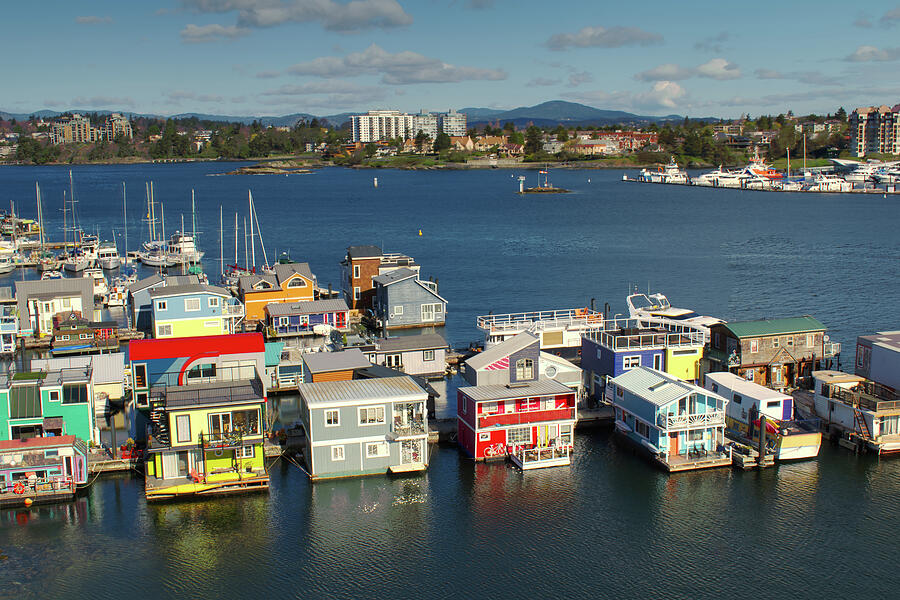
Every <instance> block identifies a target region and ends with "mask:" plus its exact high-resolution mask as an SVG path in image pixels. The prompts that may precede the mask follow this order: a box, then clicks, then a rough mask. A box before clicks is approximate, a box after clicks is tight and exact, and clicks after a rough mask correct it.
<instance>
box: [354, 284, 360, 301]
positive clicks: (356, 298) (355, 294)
mask: <svg viewBox="0 0 900 600" xmlns="http://www.w3.org/2000/svg"><path fill="white" fill-rule="evenodd" d="M353 299H354V300H359V288H358V287H355V288H353Z"/></svg>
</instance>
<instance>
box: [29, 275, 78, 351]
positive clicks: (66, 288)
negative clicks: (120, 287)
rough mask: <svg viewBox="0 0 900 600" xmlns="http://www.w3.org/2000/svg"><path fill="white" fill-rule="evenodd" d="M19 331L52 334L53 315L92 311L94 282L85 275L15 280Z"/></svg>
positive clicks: (33, 334)
mask: <svg viewBox="0 0 900 600" xmlns="http://www.w3.org/2000/svg"><path fill="white" fill-rule="evenodd" d="M16 303H17V308H18V311H19V332H20V334H21V335H31V336H34V337H44V336H49V335H53V318H54V317H56V316H57V315H59V314H60V313H63V312H70V311H74V312H77V313H83V314H92V313H93V311H94V284H93V282H92V281H91V280H90V279H89V278H87V277H72V278H68V279H43V280H38V281H17V282H16Z"/></svg>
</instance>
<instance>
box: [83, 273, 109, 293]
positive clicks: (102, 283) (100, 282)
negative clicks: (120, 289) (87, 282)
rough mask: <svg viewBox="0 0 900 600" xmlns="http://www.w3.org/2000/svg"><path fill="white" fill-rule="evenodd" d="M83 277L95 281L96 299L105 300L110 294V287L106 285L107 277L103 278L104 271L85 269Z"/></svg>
mask: <svg viewBox="0 0 900 600" xmlns="http://www.w3.org/2000/svg"><path fill="white" fill-rule="evenodd" d="M81 276H82V277H90V278H91V279H92V280H93V282H94V297H97V298H104V297H106V294H107V293H109V286H108V285H107V283H106V277H104V276H103V269H97V268H90V269H85V270H84V272H83V273H82V274H81Z"/></svg>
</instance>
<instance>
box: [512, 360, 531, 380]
mask: <svg viewBox="0 0 900 600" xmlns="http://www.w3.org/2000/svg"><path fill="white" fill-rule="evenodd" d="M516 379H517V380H523V379H534V361H533V360H532V359H530V358H520V359H519V360H517V361H516Z"/></svg>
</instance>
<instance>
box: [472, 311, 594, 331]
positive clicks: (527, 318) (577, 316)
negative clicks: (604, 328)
mask: <svg viewBox="0 0 900 600" xmlns="http://www.w3.org/2000/svg"><path fill="white" fill-rule="evenodd" d="M602 322H603V314H602V313H599V312H597V311H594V310H590V309H587V308H565V309H561V310H541V311H532V312H520V313H507V314H501V315H482V316H480V317H476V318H475V326H476V327H477V328H478V329H481V330H482V331H517V330H520V329H528V328H529V327H533V326H535V325H537V326H538V327H540V328H547V327H570V326H575V325H580V326H591V327H599V326H600V324H601V323H602Z"/></svg>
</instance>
